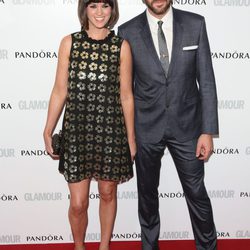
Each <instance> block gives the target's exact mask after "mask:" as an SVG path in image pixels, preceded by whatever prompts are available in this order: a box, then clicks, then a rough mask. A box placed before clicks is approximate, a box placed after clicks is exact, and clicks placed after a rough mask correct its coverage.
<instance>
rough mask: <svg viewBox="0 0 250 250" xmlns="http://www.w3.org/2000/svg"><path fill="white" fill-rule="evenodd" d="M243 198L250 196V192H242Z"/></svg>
mask: <svg viewBox="0 0 250 250" xmlns="http://www.w3.org/2000/svg"><path fill="white" fill-rule="evenodd" d="M240 197H241V198H250V192H240Z"/></svg>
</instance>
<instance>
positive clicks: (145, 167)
mask: <svg viewBox="0 0 250 250" xmlns="http://www.w3.org/2000/svg"><path fill="white" fill-rule="evenodd" d="M169 134H170V133H169V131H167V132H166V133H165V135H164V138H162V140H161V141H160V142H158V143H142V142H137V154H136V158H135V162H136V171H137V188H138V209H139V221H140V225H141V237H142V249H143V250H159V246H158V238H159V232H160V216H159V199H158V186H159V178H160V168H161V159H162V156H163V154H164V150H165V148H166V147H168V150H169V152H170V154H171V156H172V158H173V160H174V163H175V166H176V169H177V173H178V176H179V179H180V181H181V185H182V188H183V191H184V194H185V199H186V202H187V206H188V210H189V214H190V219H191V224H192V229H193V233H194V238H195V242H196V249H197V250H216V244H217V236H216V229H215V225H214V220H213V212H212V207H211V203H210V199H209V197H208V194H207V191H206V188H205V185H204V162H203V161H202V160H199V159H198V158H197V157H196V145H197V139H193V140H190V141H186V142H179V141H177V140H176V139H175V138H173V137H171V136H169Z"/></svg>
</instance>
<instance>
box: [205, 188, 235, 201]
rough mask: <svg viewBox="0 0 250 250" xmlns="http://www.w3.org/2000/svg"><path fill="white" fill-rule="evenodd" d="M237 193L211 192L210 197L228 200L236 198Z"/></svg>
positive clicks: (231, 191) (225, 191) (226, 191)
mask: <svg viewBox="0 0 250 250" xmlns="http://www.w3.org/2000/svg"><path fill="white" fill-rule="evenodd" d="M234 195H235V191H234V190H209V191H208V196H209V197H210V198H218V199H225V198H226V199H228V198H234Z"/></svg>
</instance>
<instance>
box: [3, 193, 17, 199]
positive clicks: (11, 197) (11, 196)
mask: <svg viewBox="0 0 250 250" xmlns="http://www.w3.org/2000/svg"><path fill="white" fill-rule="evenodd" d="M0 201H18V198H17V196H16V195H9V194H8V195H5V194H2V195H1V196H0Z"/></svg>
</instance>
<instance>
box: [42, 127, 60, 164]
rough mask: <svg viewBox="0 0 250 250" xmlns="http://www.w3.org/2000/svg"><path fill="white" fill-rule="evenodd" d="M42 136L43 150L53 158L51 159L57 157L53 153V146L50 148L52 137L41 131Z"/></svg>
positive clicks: (57, 157)
mask: <svg viewBox="0 0 250 250" xmlns="http://www.w3.org/2000/svg"><path fill="white" fill-rule="evenodd" d="M43 138H44V144H45V150H46V151H47V153H48V154H49V155H50V156H51V157H52V158H53V159H55V160H56V159H59V155H54V154H53V148H52V137H51V135H50V134H49V133H46V132H44V133H43Z"/></svg>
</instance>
